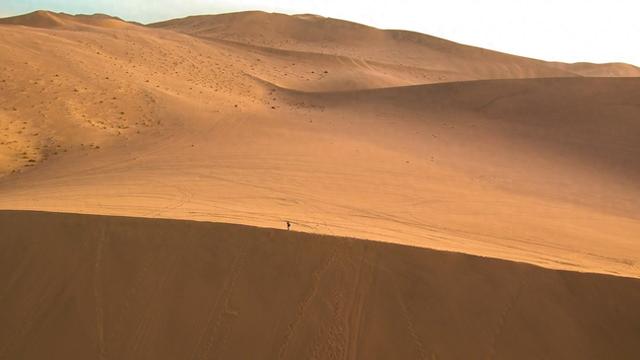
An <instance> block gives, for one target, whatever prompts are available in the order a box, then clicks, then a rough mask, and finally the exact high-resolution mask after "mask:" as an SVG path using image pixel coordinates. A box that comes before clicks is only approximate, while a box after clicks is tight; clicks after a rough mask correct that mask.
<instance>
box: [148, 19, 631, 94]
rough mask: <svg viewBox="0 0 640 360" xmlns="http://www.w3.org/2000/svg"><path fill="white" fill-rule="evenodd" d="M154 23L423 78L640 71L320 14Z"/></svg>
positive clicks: (497, 77)
mask: <svg viewBox="0 0 640 360" xmlns="http://www.w3.org/2000/svg"><path fill="white" fill-rule="evenodd" d="M150 26H152V27H158V28H164V29H171V30H174V31H180V32H183V33H186V34H190V35H193V36H197V37H200V38H204V39H216V40H221V39H222V40H229V41H234V42H240V43H244V44H252V45H259V46H264V47H268V48H277V49H285V50H295V51H299V52H312V53H321V54H327V55H338V56H342V57H347V58H353V59H355V60H357V61H361V62H364V63H369V62H377V63H383V64H393V65H401V66H409V67H413V68H420V69H422V70H423V71H428V74H424V76H423V77H422V78H421V79H420V82H421V83H432V82H444V81H456V80H479V79H499V78H535V77H560V76H562V77H565V76H623V77H624V76H633V77H637V76H640V68H637V67H635V66H631V65H628V64H602V65H600V64H587V63H579V64H563V63H549V62H544V61H540V60H535V59H529V58H524V57H519V56H513V55H509V54H505V53H500V52H496V51H489V50H486V49H481V48H477V47H473V46H467V45H462V44H458V43H454V42H451V41H448V40H445V39H440V38H437V37H433V36H428V35H424V34H419V33H414V32H409V31H401V30H380V29H376V28H372V27H369V26H364V25H361V24H356V23H351V22H347V21H343V20H337V19H332V18H325V17H321V16H310V15H298V16H288V15H284V14H277V13H276V14H273V13H265V12H260V11H250V12H239V13H231V14H221V15H201V16H191V17H187V18H183V19H174V20H169V21H165V22H160V23H156V24H151V25H150Z"/></svg>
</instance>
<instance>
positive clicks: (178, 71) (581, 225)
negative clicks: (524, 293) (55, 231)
mask: <svg viewBox="0 0 640 360" xmlns="http://www.w3.org/2000/svg"><path fill="white" fill-rule="evenodd" d="M34 16H35V17H36V19H40V17H42V16H46V17H53V18H54V19H55V20H56V21H57V23H56V24H62V26H57V25H56V26H53V27H51V26H48V27H32V26H16V25H7V26H0V47H2V49H3V51H0V59H1V60H2V61H1V62H0V63H1V64H2V65H1V66H2V78H0V96H1V97H2V99H3V104H2V108H0V130H2V132H1V133H0V135H1V136H2V138H1V139H0V143H1V146H2V147H1V148H0V170H1V171H2V172H3V173H4V174H5V176H4V177H2V178H0V195H1V196H0V207H1V208H5V209H43V210H51V211H67V212H83V213H100V214H112V215H132V216H146V217H158V216H160V217H171V218H180V219H200V220H214V221H227V222H237V223H242V224H251V225H259V226H265V227H281V226H283V223H284V221H285V220H290V221H293V223H294V228H295V229H298V230H304V231H310V232H319V233H326V234H337V235H344V236H356V237H360V238H368V239H376V240H381V241H388V242H396V243H401V244H411V245H415V246H419V247H431V248H438V249H446V250H454V251H461V252H466V253H472V254H478V255H483V256H490V257H497V258H506V259H512V260H518V261H526V262H530V263H534V264H539V265H543V266H547V267H551V268H559V269H569V270H578V271H589V272H602V273H609V274H621V275H627V276H638V275H640V249H639V246H640V244H638V243H637V234H639V233H640V220H639V218H638V214H639V213H640V212H639V211H640V208H639V207H638V202H637V201H636V199H638V198H640V189H639V188H638V185H637V184H639V183H640V181H639V180H640V179H639V177H640V167H639V165H638V164H639V163H638V161H637V159H638V155H639V154H638V152H639V148H638V145H637V144H638V142H637V139H638V136H639V134H640V123H638V121H637V119H638V118H639V116H640V86H639V85H640V81H639V80H638V79H636V78H634V79H589V78H556V79H520V80H509V79H503V80H491V81H486V80H485V81H474V82H453V83H446V84H430V85H420V86H410V87H406V86H399V85H406V83H414V82H419V81H420V75H419V73H412V72H411V71H408V70H407V68H405V67H403V66H405V65H402V64H395V65H393V66H395V69H396V71H397V73H398V74H404V75H402V76H404V77H402V76H400V75H398V76H395V75H394V76H388V73H385V71H382V70H380V69H379V68H371V69H369V70H367V71H368V73H366V72H360V73H358V72H357V71H356V72H355V75H354V72H353V71H351V69H355V68H357V66H356V65H354V64H356V63H357V61H355V60H354V59H353V58H351V60H354V61H355V62H351V63H350V64H351V65H348V66H347V65H345V64H348V62H345V61H346V59H348V57H346V56H343V55H341V56H342V57H336V55H331V56H333V58H334V60H332V61H333V62H331V61H329V60H327V59H328V58H327V55H326V54H318V53H317V52H315V53H314V52H310V51H298V50H299V49H298V50H296V51H292V50H290V49H288V50H286V51H285V50H282V49H271V50H270V49H267V48H265V47H264V46H262V47H256V46H254V45H242V44H237V43H231V42H228V41H226V40H225V41H222V40H215V41H212V40H206V39H201V38H198V37H192V36H188V35H183V34H179V33H176V32H174V31H168V30H164V29H155V28H146V27H142V26H138V25H135V24H128V23H123V24H120V25H117V26H113V25H112V24H111V23H112V22H121V21H120V20H117V19H113V18H109V23H108V24H110V25H108V26H106V25H105V23H104V22H102V20H101V19H104V18H105V17H104V16H102V15H99V16H97V18H95V19H94V18H92V17H90V16H84V17H81V18H79V19H78V18H75V17H71V19H69V18H68V16H59V15H56V14H50V13H38V14H32V15H29V17H28V18H27V20H25V19H24V18H21V20H20V21H21V23H22V24H31V23H36V24H38V25H39V24H40V23H41V22H43V21H44V20H42V19H40V20H39V21H38V22H36V21H35V20H33V19H32V17H34ZM38 16H40V17H38ZM233 16H241V15H238V14H235V15H233ZM251 16H252V13H250V14H248V15H247V17H248V18H249V19H251ZM260 16H266V15H264V14H262V15H260ZM274 16H275V15H274ZM273 19H275V20H273V21H276V22H277V21H280V20H281V19H282V18H281V17H280V16H275V17H274V18H273ZM285 19H290V20H293V21H299V18H288V17H285ZM45 20H46V19H45ZM312 20H313V19H312ZM20 21H17V20H15V19H14V20H12V22H14V23H15V22H18V23H20ZM184 21H185V20H182V22H181V23H183V22H184ZM251 21H253V20H251ZM304 21H306V20H304ZM313 21H316V20H313ZM318 21H320V20H318ZM322 21H324V20H322ZM332 21H334V20H332ZM44 22H45V23H46V21H44ZM78 24H81V25H78ZM284 25H287V23H286V21H285V23H284ZM284 25H283V26H284ZM347 25H348V26H347ZM347 25H345V26H347V28H349V27H350V26H351V27H353V26H355V29H356V30H354V31H358V32H364V33H366V34H368V33H375V34H380V33H382V34H386V32H381V31H380V30H376V29H370V28H362V27H360V26H356V25H349V24H347ZM243 28H244V27H243ZM285 29H287V28H286V27H285ZM341 31H347V30H344V29H343V30H341ZM354 36H356V37H358V36H361V35H354ZM362 36H364V35H362ZM412 36H417V37H419V35H415V34H414V35H412ZM420 36H421V35H420ZM274 37H275V35H274ZM339 38H340V39H342V38H344V36H342V35H341V36H340V37H339ZM426 39H429V41H435V42H436V43H437V44H439V45H438V46H436V45H434V44H436V43H432V42H429V41H427V40H424V41H420V42H418V45H416V46H419V47H421V48H424V49H426V50H424V49H423V50H420V51H432V52H438V53H441V52H443V51H444V52H448V53H450V54H453V55H451V56H455V54H457V53H459V52H462V53H465V52H473V51H476V52H479V53H478V54H477V55H476V56H480V54H481V53H487V58H486V59H485V60H482V61H486V62H492V61H501V60H500V59H502V58H508V59H510V61H513V62H515V63H517V64H518V66H520V67H523V68H525V70H526V71H524V72H523V73H518V74H515V75H514V74H513V73H512V72H511V71H510V70H509V69H508V68H507V70H506V71H505V72H503V73H501V74H489V75H487V76H488V77H489V78H492V77H495V76H500V77H509V76H516V77H522V76H524V74H525V73H528V72H529V71H531V73H532V74H533V73H536V71H538V70H537V69H539V67H540V66H542V65H540V64H542V63H541V62H539V61H534V63H535V64H534V65H533V66H532V67H531V68H530V69H529V68H526V66H528V64H530V63H531V61H532V60H528V59H522V58H517V57H513V56H508V55H502V54H497V53H488V52H486V51H484V50H479V49H473V48H467V47H462V48H459V47H458V46H459V45H456V44H453V43H448V42H444V41H442V40H437V39H435V40H434V39H431V38H426ZM385 41H391V40H385ZM393 41H399V40H393ZM401 43H402V42H401ZM305 44H306V43H305ZM262 45H264V44H262ZM307 45H308V44H307ZM389 46H395V45H393V44H392V45H389ZM398 46H400V45H398ZM402 46H404V45H402ZM5 50H6V51H5ZM307 50H308V49H307ZM416 51H419V50H416ZM367 56H368V55H367ZM292 59H294V60H292ZM290 61H295V64H296V65H295V66H293V65H292V66H291V67H290V68H287V69H286V70H285V65H284V64H286V63H289V62H290ZM403 61H404V60H403ZM465 61H469V60H465ZM70 64H73V65H72V66H70ZM360 64H361V65H362V64H364V63H360ZM452 64H454V65H455V62H452ZM330 66H335V68H330V70H322V69H327V68H329V67H330ZM340 66H343V67H342V68H340ZM385 66H390V65H388V64H387V65H385ZM451 66H453V65H451ZM545 66H546V65H545ZM496 68H502V65H500V66H496ZM311 69H315V70H311ZM335 69H342V70H340V71H339V70H335ZM311 71H313V73H312V72H311ZM325 71H327V73H325ZM334 71H335V72H336V73H335V74H334ZM449 71H452V72H457V74H458V75H459V76H463V75H460V74H464V73H467V71H468V69H467V68H461V69H458V70H456V69H450V70H449ZM369 73H370V74H372V75H371V76H369V75H367V74H369ZM483 74H484V73H483V72H476V73H474V76H470V77H468V78H465V79H466V80H471V79H473V78H474V77H477V76H481V75H483ZM314 76H316V77H314ZM332 77H333V78H332ZM292 78H296V79H297V80H292ZM331 78H332V79H331ZM382 78H384V79H385V81H383V82H382V83H379V81H380V79H382ZM329 79H331V80H329ZM407 79H409V80H407ZM315 83H319V84H320V85H312V84H315ZM375 86H381V87H384V89H369V90H350V91H335V89H341V90H345V89H352V88H370V87H375ZM389 86H392V87H389ZM331 89H334V90H331ZM317 90H322V93H316V92H314V91H317Z"/></svg>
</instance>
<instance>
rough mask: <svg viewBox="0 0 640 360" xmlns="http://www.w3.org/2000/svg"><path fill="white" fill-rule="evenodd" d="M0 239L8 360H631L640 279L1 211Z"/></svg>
mask: <svg viewBox="0 0 640 360" xmlns="http://www.w3.org/2000/svg"><path fill="white" fill-rule="evenodd" d="M0 227H1V228H3V229H6V231H7V232H5V233H4V234H5V236H4V237H3V238H2V239H0V260H1V261H0V289H2V290H1V292H0V305H1V306H0V321H1V322H2V324H3V326H2V327H0V358H7V359H37V358H47V359H178V358H193V359H204V358H218V359H262V358H273V359H275V358H278V359H311V358H317V359H485V358H486V359H514V358H518V359H541V358H545V359H570V358H574V359H604V358H613V359H635V357H636V355H637V340H638V336H639V335H640V328H638V324H639V323H640V307H638V306H637V304H638V303H639V302H640V280H638V279H626V278H620V277H612V276H605V275H594V274H579V273H575V272H564V271H555V270H547V269H542V268H538V267H534V266H530V265H525V264H517V263H512V262H508V261H502V260H490V259H483V258H477V257H473V256H469V255H463V254H455V253H447V252H436V251H433V250H427V249H417V248H410V247H406V246H398V245H392V244H384V243H376V242H371V241H362V240H352V239H347V238H335V237H329V236H320V235H310V234H302V233H296V232H287V231H282V230H270V229H258V228H252V227H244V226H238V225H225V224H212V223H197V222H190V221H175V220H158V219H133V218H120V217H100V216H87V215H67V214H45V213H31V212H15V211H1V212H0ZM470 294H473V295H470Z"/></svg>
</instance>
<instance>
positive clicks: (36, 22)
mask: <svg viewBox="0 0 640 360" xmlns="http://www.w3.org/2000/svg"><path fill="white" fill-rule="evenodd" d="M0 24H6V25H22V26H29V27H40V28H75V27H78V26H87V25H89V26H100V27H106V28H125V27H129V26H132V25H133V24H132V23H128V22H125V21H123V20H122V19H120V18H117V17H113V16H109V15H105V14H94V15H69V14H65V13H55V12H50V11H42V10H41V11H35V12H32V13H29V14H25V15H18V16H13V17H8V18H3V19H0Z"/></svg>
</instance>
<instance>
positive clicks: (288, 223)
mask: <svg viewBox="0 0 640 360" xmlns="http://www.w3.org/2000/svg"><path fill="white" fill-rule="evenodd" d="M287 230H291V223H290V222H288V221H287Z"/></svg>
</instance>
